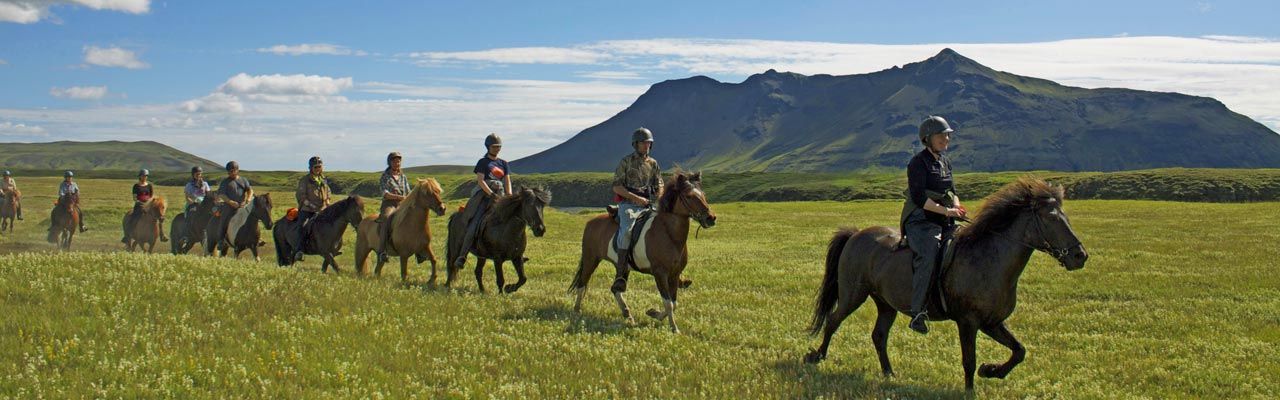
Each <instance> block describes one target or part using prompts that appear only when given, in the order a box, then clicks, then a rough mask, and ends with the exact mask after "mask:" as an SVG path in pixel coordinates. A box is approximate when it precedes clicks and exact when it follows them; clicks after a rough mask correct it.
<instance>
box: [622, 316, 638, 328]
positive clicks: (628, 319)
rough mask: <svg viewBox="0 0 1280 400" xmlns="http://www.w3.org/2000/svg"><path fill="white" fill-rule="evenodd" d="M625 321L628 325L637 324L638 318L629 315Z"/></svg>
mask: <svg viewBox="0 0 1280 400" xmlns="http://www.w3.org/2000/svg"><path fill="white" fill-rule="evenodd" d="M624 323H626V324H627V326H636V319H635V318H631V317H627V320H626V321H625V322H624Z"/></svg>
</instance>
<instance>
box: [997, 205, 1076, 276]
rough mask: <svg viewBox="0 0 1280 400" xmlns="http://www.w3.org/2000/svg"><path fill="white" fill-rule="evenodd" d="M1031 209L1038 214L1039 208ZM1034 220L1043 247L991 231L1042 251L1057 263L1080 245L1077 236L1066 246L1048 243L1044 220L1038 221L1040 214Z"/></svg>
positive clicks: (1011, 240) (1006, 238) (1062, 262)
mask: <svg viewBox="0 0 1280 400" xmlns="http://www.w3.org/2000/svg"><path fill="white" fill-rule="evenodd" d="M1032 211H1033V212H1032V213H1033V214H1038V213H1039V208H1034V209H1032ZM1034 220H1035V221H1036V233H1037V234H1039V235H1040V239H1042V240H1044V247H1036V246H1035V245H1032V244H1031V243H1027V242H1024V241H1021V240H1014V239H1013V238H1010V237H1008V236H1005V234H1003V233H1000V232H992V233H994V234H995V235H996V236H997V237H999V238H1001V239H1004V240H1008V241H1010V242H1013V243H1017V244H1020V245H1022V246H1023V247H1026V248H1029V249H1031V250H1038V251H1043V252H1045V254H1048V255H1050V256H1052V257H1053V259H1055V260H1058V263H1060V264H1065V263H1066V262H1065V261H1063V258H1066V257H1067V253H1069V252H1071V249H1074V248H1076V247H1077V246H1080V244H1081V243H1080V239H1078V238H1077V239H1076V241H1075V243H1074V244H1071V245H1067V246H1066V247H1056V246H1054V245H1053V243H1049V239H1047V238H1045V235H1044V222H1042V221H1040V216H1039V215H1036V216H1035V218H1034Z"/></svg>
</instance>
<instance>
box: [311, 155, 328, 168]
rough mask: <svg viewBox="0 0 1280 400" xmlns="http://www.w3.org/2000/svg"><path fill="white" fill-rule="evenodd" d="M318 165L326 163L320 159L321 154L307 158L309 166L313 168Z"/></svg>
mask: <svg viewBox="0 0 1280 400" xmlns="http://www.w3.org/2000/svg"><path fill="white" fill-rule="evenodd" d="M317 165H324V161H323V160H321V159H320V156H313V157H311V159H309V160H307V168H312V167H315V166H317Z"/></svg>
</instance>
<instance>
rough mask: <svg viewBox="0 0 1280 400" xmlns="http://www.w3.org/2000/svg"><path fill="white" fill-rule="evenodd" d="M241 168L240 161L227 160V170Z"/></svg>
mask: <svg viewBox="0 0 1280 400" xmlns="http://www.w3.org/2000/svg"><path fill="white" fill-rule="evenodd" d="M238 169H240V163H238V162H235V161H227V172H231V171H235V170H238Z"/></svg>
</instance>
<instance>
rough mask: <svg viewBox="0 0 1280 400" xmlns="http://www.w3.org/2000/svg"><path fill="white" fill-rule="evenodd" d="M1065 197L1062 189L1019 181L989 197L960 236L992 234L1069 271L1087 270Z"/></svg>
mask: <svg viewBox="0 0 1280 400" xmlns="http://www.w3.org/2000/svg"><path fill="white" fill-rule="evenodd" d="M1062 198H1063V188H1062V186H1057V185H1051V184H1048V183H1046V182H1045V181H1043V180H1041V179H1038V178H1031V177H1024V178H1020V179H1018V180H1017V181H1015V182H1012V183H1009V184H1008V185H1005V186H1004V187H1003V188H1001V189H1000V190H999V191H997V192H996V193H995V194H992V195H991V196H989V197H987V200H986V205H984V206H983V207H982V212H981V213H980V214H979V215H978V216H977V217H976V218H974V220H973V223H971V224H969V226H968V227H966V228H965V229H964V230H963V231H962V232H961V233H960V234H961V235H970V234H975V235H976V234H981V233H987V232H990V233H993V234H995V235H998V236H1001V237H1006V238H1007V239H1009V240H1017V241H1021V243H1022V244H1023V245H1024V246H1027V247H1030V248H1033V249H1036V250H1040V251H1043V252H1045V253H1048V254H1049V255H1051V256H1053V258H1054V259H1056V260H1058V263H1060V264H1062V266H1063V267H1065V268H1066V269H1067V270H1068V271H1074V270H1077V269H1080V268H1084V262H1085V260H1087V259H1089V252H1088V251H1086V250H1085V248H1084V244H1083V243H1080V238H1079V237H1077V236H1076V233H1075V231H1074V230H1072V229H1071V219H1070V218H1068V217H1067V213H1066V212H1065V211H1063V210H1062ZM1019 231H1020V232H1021V233H1018V232H1019ZM1001 232H1007V234H1008V235H1009V236H1006V234H1004V233H1001ZM1010 236H1011V237H1010Z"/></svg>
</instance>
